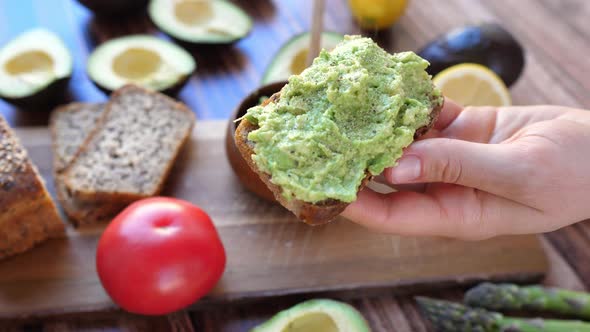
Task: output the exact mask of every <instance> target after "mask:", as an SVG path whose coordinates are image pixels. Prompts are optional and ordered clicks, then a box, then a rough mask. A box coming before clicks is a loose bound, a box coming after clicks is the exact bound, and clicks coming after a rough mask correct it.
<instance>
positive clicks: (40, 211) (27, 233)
mask: <svg viewBox="0 0 590 332" xmlns="http://www.w3.org/2000/svg"><path fill="white" fill-rule="evenodd" d="M63 232H64V224H63V222H62V221H61V219H60V217H59V214H58V212H57V209H56V207H55V204H54V203H53V200H52V199H51V196H50V195H49V193H48V192H47V189H46V187H45V183H44V182H43V179H42V178H41V176H40V175H39V172H38V171H37V168H36V167H35V166H34V165H33V163H32V162H31V160H30V159H29V157H28V155H27V152H26V151H25V149H24V147H23V146H22V145H21V143H20V141H19V140H18V138H17V137H16V135H15V134H14V132H13V131H12V130H11V129H10V127H9V126H8V124H7V123H6V121H5V120H4V118H3V117H2V116H0V259H2V258H4V257H7V256H11V255H15V254H18V253H21V252H24V251H26V250H29V249H31V248H32V247H34V246H35V245H36V244H38V243H41V242H43V241H45V240H46V239H48V238H51V237H54V236H58V235H60V234H62V233H63Z"/></svg>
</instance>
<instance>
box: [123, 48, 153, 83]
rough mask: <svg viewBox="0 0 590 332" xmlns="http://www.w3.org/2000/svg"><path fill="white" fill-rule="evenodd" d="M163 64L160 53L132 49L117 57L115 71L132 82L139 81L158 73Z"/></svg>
mask: <svg viewBox="0 0 590 332" xmlns="http://www.w3.org/2000/svg"><path fill="white" fill-rule="evenodd" d="M161 64H162V58H161V57H160V55H158V53H156V52H154V51H151V50H147V49H142V48H130V49H128V50H125V51H123V52H122V53H120V54H119V55H118V56H117V57H115V59H114V61H113V71H114V72H115V73H116V74H117V75H119V76H121V77H124V78H126V79H128V80H130V81H138V80H142V79H145V78H147V77H149V76H150V75H152V74H154V73H156V72H157V71H158V69H159V68H160V66H161Z"/></svg>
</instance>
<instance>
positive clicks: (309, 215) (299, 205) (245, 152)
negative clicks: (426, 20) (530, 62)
mask: <svg viewBox="0 0 590 332" xmlns="http://www.w3.org/2000/svg"><path fill="white" fill-rule="evenodd" d="M279 99H280V92H277V93H275V94H274V95H272V96H271V97H270V98H269V99H267V100H266V101H265V102H264V103H263V104H262V105H263V106H266V105H268V104H269V103H278V102H279ZM436 104H437V103H433V105H436ZM441 109H442V104H441V105H440V106H439V107H436V108H434V109H432V110H431V112H430V121H429V123H428V125H426V126H424V127H421V128H418V129H417V130H416V132H415V135H414V137H415V138H418V137H420V136H422V135H424V134H426V133H427V132H428V130H430V128H432V126H433V125H434V123H435V122H436V119H437V118H438V115H439V113H440V111H441ZM256 129H258V126H256V125H254V124H253V123H251V122H250V121H248V120H247V119H246V118H244V119H242V120H241V121H240V124H239V125H238V127H237V128H236V133H235V137H234V138H235V141H236V145H237V147H238V150H239V151H240V154H241V155H242V157H243V158H244V159H245V160H246V163H247V164H248V166H250V168H251V169H252V170H253V171H254V172H256V173H257V174H258V176H260V179H261V180H262V181H263V182H264V183H265V184H266V186H267V187H268V188H269V189H270V190H271V191H272V193H273V194H274V196H275V199H276V200H277V201H278V202H279V203H280V204H281V205H283V206H284V207H285V208H287V209H288V210H289V211H291V212H293V214H295V216H297V218H299V219H301V220H302V221H303V222H305V223H307V224H310V225H321V224H325V223H328V222H330V221H332V220H333V219H334V218H336V217H337V216H338V215H339V214H340V213H342V211H344V209H346V207H347V206H348V204H350V203H347V202H342V201H338V200H335V199H329V200H325V201H321V202H317V203H310V202H305V201H302V200H299V199H296V198H291V199H290V200H287V199H286V198H285V197H284V196H283V194H282V189H281V187H279V186H277V185H275V184H274V183H272V181H271V176H270V174H267V173H265V172H262V171H260V170H259V169H258V167H257V166H256V163H255V162H254V160H252V155H253V154H255V152H254V144H255V143H254V142H252V141H250V140H248V134H249V133H250V132H252V131H254V130H256ZM371 179H372V176H371V174H370V173H369V172H368V171H367V172H366V176H365V178H364V179H363V180H362V182H361V184H360V186H359V188H358V191H361V190H362V189H363V188H364V187H365V186H366V185H367V184H368V183H369V181H371Z"/></svg>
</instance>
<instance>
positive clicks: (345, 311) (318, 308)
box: [250, 299, 371, 332]
mask: <svg viewBox="0 0 590 332" xmlns="http://www.w3.org/2000/svg"><path fill="white" fill-rule="evenodd" d="M370 331H371V329H370V328H369V325H368V324H367V322H366V321H365V319H364V318H363V316H362V315H361V314H360V312H358V311H357V310H356V309H355V308H354V307H352V306H351V305H349V304H347V303H344V302H339V301H334V300H328V299H315V300H308V301H305V302H302V303H299V304H297V305H295V306H293V307H291V308H289V309H286V310H283V311H281V312H279V313H277V314H276V315H274V316H273V317H272V318H271V319H270V320H268V321H266V322H265V323H263V324H261V325H259V326H257V327H255V328H254V329H252V330H250V332H370Z"/></svg>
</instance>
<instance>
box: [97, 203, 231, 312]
mask: <svg viewBox="0 0 590 332" xmlns="http://www.w3.org/2000/svg"><path fill="white" fill-rule="evenodd" d="M96 269H97V271H98V276H99V278H100V281H101V283H102V285H103V287H104V289H105V290H106V291H107V293H108V294H109V295H110V297H111V298H112V299H113V301H114V302H115V303H117V304H118V305H119V306H121V307H122V308H123V309H125V310H127V311H130V312H133V313H138V314H144V315H162V314H166V313H169V312H172V311H176V310H179V309H182V308H184V307H186V306H188V305H190V304H191V303H193V302H195V301H197V300H198V299H199V298H201V297H202V296H204V295H205V294H207V293H208V292H209V291H210V290H211V289H212V288H213V287H214V286H215V284H216V283H217V281H218V280H219V279H220V278H221V275H222V274H223V270H224V269H225V250H224V248H223V245H222V243H221V240H220V239H219V235H218V234H217V231H216V229H215V226H213V223H212V222H211V218H209V216H208V215H207V214H206V213H205V212H203V210H201V209H200V208H198V207H196V206H194V205H192V204H190V203H188V202H185V201H182V200H178V199H173V198H164V197H156V198H149V199H145V200H141V201H138V202H135V203H133V204H131V205H130V206H129V207H127V209H125V210H124V211H123V212H121V214H119V215H118V216H117V217H116V218H115V219H114V220H113V221H112V222H111V223H110V224H109V226H108V227H107V229H106V230H105V232H104V233H103V235H102V237H101V238H100V241H99V242H98V248H97V252H96Z"/></svg>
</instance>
